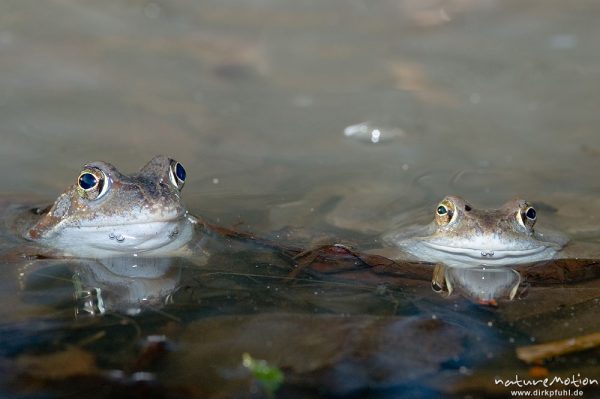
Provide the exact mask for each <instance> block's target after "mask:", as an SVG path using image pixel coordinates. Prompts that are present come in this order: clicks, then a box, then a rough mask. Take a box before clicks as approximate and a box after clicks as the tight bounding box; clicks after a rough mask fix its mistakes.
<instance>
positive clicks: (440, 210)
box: [435, 200, 454, 226]
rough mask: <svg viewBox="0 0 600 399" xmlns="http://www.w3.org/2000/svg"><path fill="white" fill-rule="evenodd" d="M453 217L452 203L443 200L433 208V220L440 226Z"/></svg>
mask: <svg viewBox="0 0 600 399" xmlns="http://www.w3.org/2000/svg"><path fill="white" fill-rule="evenodd" d="M453 218H454V205H453V204H452V203H451V202H450V201H448V200H444V201H442V202H440V203H439V204H438V207H437V208H436V210H435V220H436V222H437V223H438V224H439V225H440V226H445V225H447V224H448V223H450V222H451V221H452V219H453Z"/></svg>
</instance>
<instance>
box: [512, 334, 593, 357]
mask: <svg viewBox="0 0 600 399" xmlns="http://www.w3.org/2000/svg"><path fill="white" fill-rule="evenodd" d="M596 347H600V332H598V333H593V334H589V335H582V336H579V337H573V338H568V339H563V340H560V341H552V342H546V343H545V344H539V345H529V346H521V347H519V348H517V357H518V358H519V359H521V360H523V361H524V362H526V363H540V362H542V361H544V360H545V359H548V358H551V357H555V356H560V355H566V354H569V353H573V352H580V351H584V350H588V349H592V348H596Z"/></svg>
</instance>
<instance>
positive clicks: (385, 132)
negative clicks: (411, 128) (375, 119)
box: [344, 122, 406, 144]
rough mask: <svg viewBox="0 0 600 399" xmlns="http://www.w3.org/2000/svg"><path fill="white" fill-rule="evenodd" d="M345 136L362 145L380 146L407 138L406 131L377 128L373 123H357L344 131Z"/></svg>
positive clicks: (393, 128) (392, 128)
mask: <svg viewBox="0 0 600 399" xmlns="http://www.w3.org/2000/svg"><path fill="white" fill-rule="evenodd" d="M344 136H345V137H348V138H350V139H353V140H356V141H358V142H361V143H372V144H378V143H382V142H387V141H391V140H394V139H398V138H400V137H404V136H406V134H405V133H404V131H403V130H402V129H400V128H395V127H384V126H376V125H374V124H372V123H371V122H363V123H357V124H355V125H350V126H347V127H346V128H345V129H344Z"/></svg>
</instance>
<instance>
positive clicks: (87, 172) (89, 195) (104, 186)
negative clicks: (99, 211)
mask: <svg viewBox="0 0 600 399" xmlns="http://www.w3.org/2000/svg"><path fill="white" fill-rule="evenodd" d="M107 191H108V179H107V177H106V174H105V173H104V172H103V171H101V170H100V169H97V168H89V169H84V170H82V171H81V173H80V174H79V178H78V179H77V192H78V193H79V196H81V198H85V199H88V200H95V199H98V198H100V197H102V196H103V195H104V194H106V192H107Z"/></svg>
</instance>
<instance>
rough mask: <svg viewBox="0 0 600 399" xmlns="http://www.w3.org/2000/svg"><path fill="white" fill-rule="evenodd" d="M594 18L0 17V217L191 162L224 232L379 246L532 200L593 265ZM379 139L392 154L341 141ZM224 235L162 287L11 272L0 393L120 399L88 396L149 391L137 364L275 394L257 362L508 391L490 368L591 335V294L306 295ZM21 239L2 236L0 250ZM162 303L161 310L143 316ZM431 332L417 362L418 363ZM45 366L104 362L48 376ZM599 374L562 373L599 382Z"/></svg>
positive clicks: (570, 366)
mask: <svg viewBox="0 0 600 399" xmlns="http://www.w3.org/2000/svg"><path fill="white" fill-rule="evenodd" d="M599 11H600V10H599V9H598V5H597V4H596V3H594V2H592V1H580V2H576V3H568V2H559V1H545V0H544V1H533V2H528V3H527V4H523V3H522V2H518V1H504V2H499V1H492V0H486V1H469V0H449V1H427V2H422V1H416V0H415V1H412V0H403V1H402V0H398V1H391V0H389V1H388V0H386V1H381V2H378V3H377V4H371V3H368V2H363V1H354V0H351V1H348V0H344V1H337V0H336V1H333V2H328V3H327V4H324V3H322V2H318V1H309V2H302V3H299V2H293V1H269V0H263V1H234V0H232V1H201V2H185V1H171V2H163V1H158V2H150V1H149V2H144V1H129V2H122V1H91V2H85V3H81V2H75V1H69V0H53V1H47V2H45V3H44V4H43V5H41V4H40V3H39V2H36V1H29V0H25V1H23V0H18V1H17V0H12V1H4V2H3V3H2V4H1V5H0V54H1V56H0V134H1V135H2V145H1V146H0V181H1V182H2V184H1V185H0V194H1V195H2V198H3V199H2V202H1V203H2V206H3V214H4V215H6V214H7V213H8V214H9V215H10V214H11V212H12V211H11V209H12V208H10V206H11V205H12V204H26V203H33V202H36V203H49V202H51V201H53V200H54V198H55V197H56V195H57V194H58V193H59V192H61V191H62V190H63V189H64V188H65V187H67V186H68V185H70V184H72V182H73V181H74V179H75V178H76V177H77V176H78V172H79V169H80V167H81V165H82V164H83V163H84V162H87V161H92V160H97V159H100V160H105V161H108V162H111V163H113V164H115V165H116V166H117V167H118V168H119V169H121V170H123V171H134V170H136V169H137V168H139V167H141V166H142V165H143V164H144V163H145V162H146V161H147V160H148V159H150V157H152V156H153V155H155V154H159V153H161V154H166V155H169V156H171V157H173V158H175V159H177V160H178V161H180V162H182V164H183V165H185V167H186V169H187V170H188V176H189V177H188V181H187V182H186V187H185V189H184V197H185V198H186V202H187V204H188V206H189V208H190V210H191V211H192V213H194V214H198V215H202V216H204V217H206V218H207V219H209V220H211V221H213V222H215V223H219V224H221V225H224V226H232V225H236V224H238V223H243V226H244V228H246V229H249V230H251V231H254V232H257V233H260V234H264V235H271V236H274V235H273V232H274V231H281V229H286V228H289V227H293V228H294V231H296V232H297V236H296V237H297V238H296V239H295V240H297V241H302V243H303V244H309V243H315V242H319V240H320V239H323V237H325V240H327V239H329V240H331V239H332V237H334V239H335V240H336V241H340V242H346V243H352V244H355V245H357V246H358V248H372V247H376V246H377V241H375V240H376V238H377V236H378V233H380V232H383V231H384V230H385V229H386V228H389V222H390V221H393V222H394V223H396V224H400V225H403V224H404V225H408V224H412V223H415V222H416V223H424V222H428V221H429V220H431V212H432V209H434V206H435V204H436V203H437V201H439V200H440V199H441V198H443V197H444V196H445V195H447V194H455V195H461V196H463V197H465V198H468V199H469V200H470V201H471V202H473V203H474V204H476V205H478V206H480V207H494V206H498V205H500V204H502V203H504V202H505V201H507V200H508V199H510V198H513V197H516V196H518V197H521V198H525V199H527V200H529V201H531V202H533V203H534V204H536V206H537V208H538V210H539V216H540V221H539V223H540V225H545V226H547V227H551V228H555V229H559V230H562V231H564V232H566V233H567V234H569V235H570V236H571V239H572V242H574V243H577V244H578V245H580V248H581V250H580V251H581V252H580V253H579V256H580V257H583V258H585V257H592V258H595V257H597V256H598V253H599V251H600V233H599V218H600V200H599V196H598V194H599V192H600V186H599V181H598V177H597V176H598V172H597V170H598V162H599V161H600V136H599V135H598V134H597V132H596V126H597V125H598V124H599V123H600V114H599V113H598V112H597V103H598V101H599V100H600V98H599V97H598V93H600V87H598V85H599V84H600V83H598V82H600V79H598V77H599V76H600V59H599V56H598V54H600V52H599V51H598V50H599V49H598V46H599V45H598V40H596V39H597V37H598V35H599V34H600V32H598V29H599V28H598V24H597V15H598V12H599ZM365 122H369V126H372V127H373V128H377V129H380V132H381V136H380V138H381V139H380V140H378V142H377V143H373V142H372V140H371V136H368V135H367V137H366V138H365V137H363V138H360V137H359V138H357V137H354V136H352V137H348V136H345V135H344V129H345V128H347V127H348V126H351V125H356V124H359V123H365ZM5 217H6V216H5ZM215 241H216V242H213V243H212V244H211V245H212V246H213V253H214V256H213V257H211V260H210V262H209V264H208V265H206V267H204V268H202V269H198V268H197V267H194V266H193V265H191V264H189V262H186V261H182V260H173V262H172V263H173V264H169V265H167V266H165V268H166V269H168V270H169V272H168V273H166V277H164V278H163V279H162V280H160V281H153V282H148V283H147V284H146V285H144V284H143V283H140V282H137V283H135V282H134V280H135V279H134V280H127V279H125V280H123V279H118V278H114V279H111V278H110V277H107V276H110V273H100V272H96V275H95V276H92V277H90V275H89V273H91V272H90V271H94V270H101V269H98V267H97V266H94V265H91V266H90V265H89V264H87V263H85V262H81V263H75V264H73V263H68V262H63V261H60V260H57V261H54V260H47V261H43V262H46V263H44V264H37V265H36V268H37V269H39V270H38V271H37V272H35V273H32V274H31V275H28V276H27V278H25V279H24V280H23V279H21V280H20V279H19V275H18V273H17V272H16V271H15V270H16V269H15V267H16V266H20V265H22V262H23V261H22V260H21V259H19V260H14V259H13V258H9V257H8V256H7V257H6V258H5V260H4V262H3V263H2V272H1V274H2V277H1V280H0V281H1V283H0V284H1V285H2V290H0V291H1V293H2V294H1V297H2V300H1V302H0V314H1V315H2V320H3V321H2V323H1V324H0V336H1V337H2V339H1V340H0V342H2V343H1V344H0V368H1V369H3V371H4V370H11V371H10V372H7V373H4V372H3V373H2V374H3V375H5V376H3V377H0V378H1V379H0V381H2V383H3V385H6V386H7V388H6V389H5V390H4V392H3V394H4V395H11V396H13V397H26V396H27V395H30V394H39V395H41V396H42V397H46V396H47V397H54V396H58V397H60V396H65V395H75V394H80V393H81V392H85V393H86V395H92V397H108V396H110V394H111V391H110V389H108V390H107V391H98V390H95V389H94V387H95V386H96V385H95V384H97V383H98V381H103V382H106V381H111V382H110V383H107V384H109V385H110V384H113V385H114V387H113V388H111V389H113V391H112V393H113V394H114V393H115V392H116V391H118V392H121V390H122V391H124V392H126V393H127V394H128V395H133V396H135V395H138V396H139V395H141V394H140V392H141V391H139V390H136V388H135V387H136V385H135V383H134V382H135V381H137V380H135V378H141V379H143V378H142V377H140V376H139V375H138V376H137V377H135V378H134V377H132V376H135V375H136V374H135V373H136V372H140V371H141V372H149V373H152V374H149V375H150V376H151V377H148V378H149V379H150V382H147V383H148V384H150V385H152V384H155V386H158V387H159V388H160V389H158V388H157V390H156V391H155V392H158V393H157V395H162V397H178V395H181V396H195V397H208V396H211V395H222V396H221V397H223V396H225V397H228V396H236V395H237V396H239V397H246V396H252V395H254V396H258V397H260V396H261V395H262V393H261V392H262V391H261V390H260V388H257V387H256V386H255V385H253V382H252V380H251V379H249V377H248V375H247V373H246V374H244V370H243V368H242V369H240V364H241V356H242V353H243V352H244V351H249V352H251V353H253V354H255V356H257V357H259V358H260V357H262V358H265V359H268V360H269V361H270V362H271V363H273V364H279V365H280V366H281V367H282V368H283V370H284V372H286V377H287V378H288V380H287V381H288V382H287V383H286V384H285V385H284V386H283V387H282V388H281V389H282V390H281V391H280V395H282V396H281V397H317V396H319V395H326V394H340V395H351V394H356V395H363V396H362V397H367V395H370V397H395V396H396V395H400V393H401V392H404V393H405V394H406V395H409V396H411V397H440V396H444V395H447V396H450V397H451V396H456V397H465V395H470V397H491V396H492V395H496V396H498V397H505V396H506V395H507V390H506V388H503V387H498V386H496V385H494V384H493V377H494V376H495V375H497V374H500V375H502V376H506V377H507V378H508V376H511V375H514V374H515V373H518V374H520V375H523V376H526V375H527V373H528V372H529V368H528V366H526V365H525V364H524V363H521V362H520V361H519V360H517V359H516V357H515V348H516V347H517V346H521V345H526V344H531V343H538V342H546V341H550V340H555V339H562V338H569V337H573V336H578V335H584V334H589V333H593V332H597V331H599V329H600V324H599V323H598V317H597V309H598V301H599V298H600V287H599V284H598V282H597V280H588V281H585V282H580V283H576V284H564V285H563V284H555V285H548V286H544V287H534V289H532V290H530V294H529V295H528V296H526V297H520V298H518V299H516V300H515V301H512V302H508V301H504V302H502V303H501V304H500V306H499V307H498V308H488V307H481V306H478V305H476V304H473V303H471V302H470V301H468V300H466V299H464V298H461V297H457V296H453V297H451V298H449V299H447V298H444V297H442V296H439V295H437V294H435V293H433V292H432V291H431V289H430V285H429V284H428V282H426V281H414V282H412V283H411V282H410V281H409V282H405V283H404V285H402V286H395V287H391V288H390V287H386V286H385V285H384V286H381V285H378V284H375V285H373V284H368V283H367V282H365V281H360V280H358V281H350V282H349V281H347V280H344V281H343V282H340V281H335V279H328V280H326V281H325V280H320V279H315V278H310V277H307V276H304V277H303V278H302V279H300V280H298V281H296V282H293V283H290V282H289V279H287V278H286V277H287V273H288V272H289V270H288V269H287V268H288V267H289V265H288V264H287V263H286V262H285V261H284V260H282V259H281V258H280V257H278V256H277V255H276V254H274V253H271V252H270V251H266V250H261V249H259V248H256V247H252V246H244V245H240V246H238V244H235V245H234V244H232V245H234V247H235V250H230V248H229V247H228V246H227V245H223V243H222V242H219V240H218V239H216V240H215ZM292 241H294V239H292ZM16 245H17V242H16V240H15V239H14V237H11V233H10V232H9V231H6V230H3V233H2V241H1V243H0V246H1V247H2V249H7V250H10V249H11V248H14V247H16ZM171 268H172V269H171ZM86 273H87V274H86ZM92 274H93V273H92ZM121 277H122V276H121ZM92 281H95V282H96V283H97V285H99V286H103V287H104V294H103V295H106V303H104V304H103V306H104V308H105V311H106V313H105V315H104V316H102V317H90V316H89V313H90V312H89V310H90V308H89V306H90V303H89V301H88V300H89V298H87V297H85V295H86V294H85V293H82V292H81V291H78V289H81V286H82V285H83V286H86V287H89V286H91V284H92ZM148 292H152V293H154V296H155V297H158V298H160V300H159V301H156V302H152V303H147V304H145V306H142V308H143V309H142V310H141V311H140V309H139V308H140V307H139V306H130V305H129V303H130V302H136V298H139V297H140V296H141V297H143V296H144V295H146V294H147V293H148ZM74 293H75V294H76V298H75V299H74V297H73V294H74ZM111 295H112V297H111ZM123 298H125V299H123ZM92 302H93V301H92ZM86 306H87V308H86ZM91 306H92V307H93V306H94V305H93V303H92V305H91ZM74 308H75V309H76V310H75V311H74ZM77 312H79V313H77ZM138 312H139V313H138ZM76 314H77V315H78V316H77V317H76ZM339 317H343V318H344V321H343V322H340V321H339V319H338V318H339ZM311 326H312V329H311ZM331 326H337V329H333V328H331ZM420 328H421V329H422V330H419V329H420ZM207 331H212V335H210V334H209V335H206V334H207ZM215 331H218V332H219V333H215ZM315 331H323V334H322V336H321V335H320V334H316V336H315ZM418 331H425V332H424V333H423V334H422V336H421V335H419V334H417V332H418ZM150 335H165V336H167V337H168V339H169V340H170V342H172V344H173V348H171V349H170V350H169V351H168V354H166V355H164V358H162V357H161V358H160V360H161V361H160V362H156V363H154V362H148V363H144V362H143V361H141V360H139V359H140V357H143V356H142V355H140V351H141V349H140V345H141V344H140V342H144V341H145V340H147V337H148V336H150ZM205 335H206V336H207V338H206V339H204V338H203V337H204V336H205ZM319 336H321V338H320V339H318V337H319ZM342 337H343V340H345V341H344V342H346V345H345V346H344V345H341V344H340V341H341V340H342ZM415 337H420V339H421V341H418V342H419V345H420V346H421V347H423V348H424V349H423V352H422V353H425V354H427V358H426V359H420V360H419V359H418V356H417V355H416V354H414V353H413V352H410V351H409V352H407V350H408V349H407V348H410V347H411V345H415V344H414V340H415V339H417V338H415ZM440 342H442V343H447V345H446V346H443V345H442V347H440V346H439V345H440ZM311 345H312V346H311ZM307 347H309V348H312V349H311V350H308V349H306V348H307ZM68 348H77V350H78V351H79V352H78V351H69V349H68ZM269 348H272V349H271V350H269ZM53 353H54V354H56V353H62V354H65V356H66V359H67V361H66V362H67V363H68V362H76V361H79V362H80V363H75V364H81V365H80V367H79V368H78V369H79V370H87V371H86V372H79V373H77V372H74V373H73V375H59V376H58V377H52V378H51V377H48V373H45V372H44V371H41V372H39V373H36V372H31V370H32V368H33V367H34V366H32V365H31V364H32V363H31V362H33V361H38V360H39V359H42V360H44V361H48V359H47V358H45V357H43V355H48V354H53ZM82 353H83V354H82ZM298 353H306V356H304V357H302V356H298ZM402 353H405V354H406V353H408V354H407V355H406V359H407V360H406V362H405V363H400V362H399V360H398V359H399V358H400V357H401V356H402V355H401V354H402ZM411 353H413V354H412V355H411ZM390 354H397V356H396V357H394V356H390ZM32 359H33V360H32ZM36 359H37V360H36ZM86 359H87V360H86ZM90 359H91V360H90ZM597 359H598V351H597V350H596V351H589V352H585V353H581V354H576V355H571V356H568V357H564V358H560V359H558V360H555V361H553V362H551V363H549V364H547V365H546V367H547V368H548V370H549V373H550V375H552V376H553V375H558V374H571V373H580V374H581V375H586V376H588V377H590V378H591V377H596V378H599V377H600V371H599V366H598V363H597ZM418 360H419V361H422V363H419V364H418V363H417V361H418ZM51 364H52V363H51ZM210 365H213V367H211V366H210ZM76 369H77V368H76ZM110 370H120V371H121V372H123V375H124V377H122V379H120V380H119V379H118V378H116V377H114V375H112V374H110V375H111V376H112V377H110V376H109V377H107V373H109V371H110ZM393 370H400V371H398V372H392V371H393ZM411 370H412V371H415V370H417V371H415V372H413V373H411V372H409V371H411ZM27 373H29V374H27ZM65 374H66V373H65ZM323 376H325V377H323ZM144 378H145V377H144ZM2 379H3V380H2ZM115 381H120V382H115ZM218 387H221V388H218ZM319 387H321V388H322V389H321V390H319V389H318V388H319ZM585 392H586V394H587V395H586V397H592V395H593V394H594V392H593V391H592V390H590V389H587V390H586V391H585ZM596 394H597V391H596ZM159 397H160V396H159Z"/></svg>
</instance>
